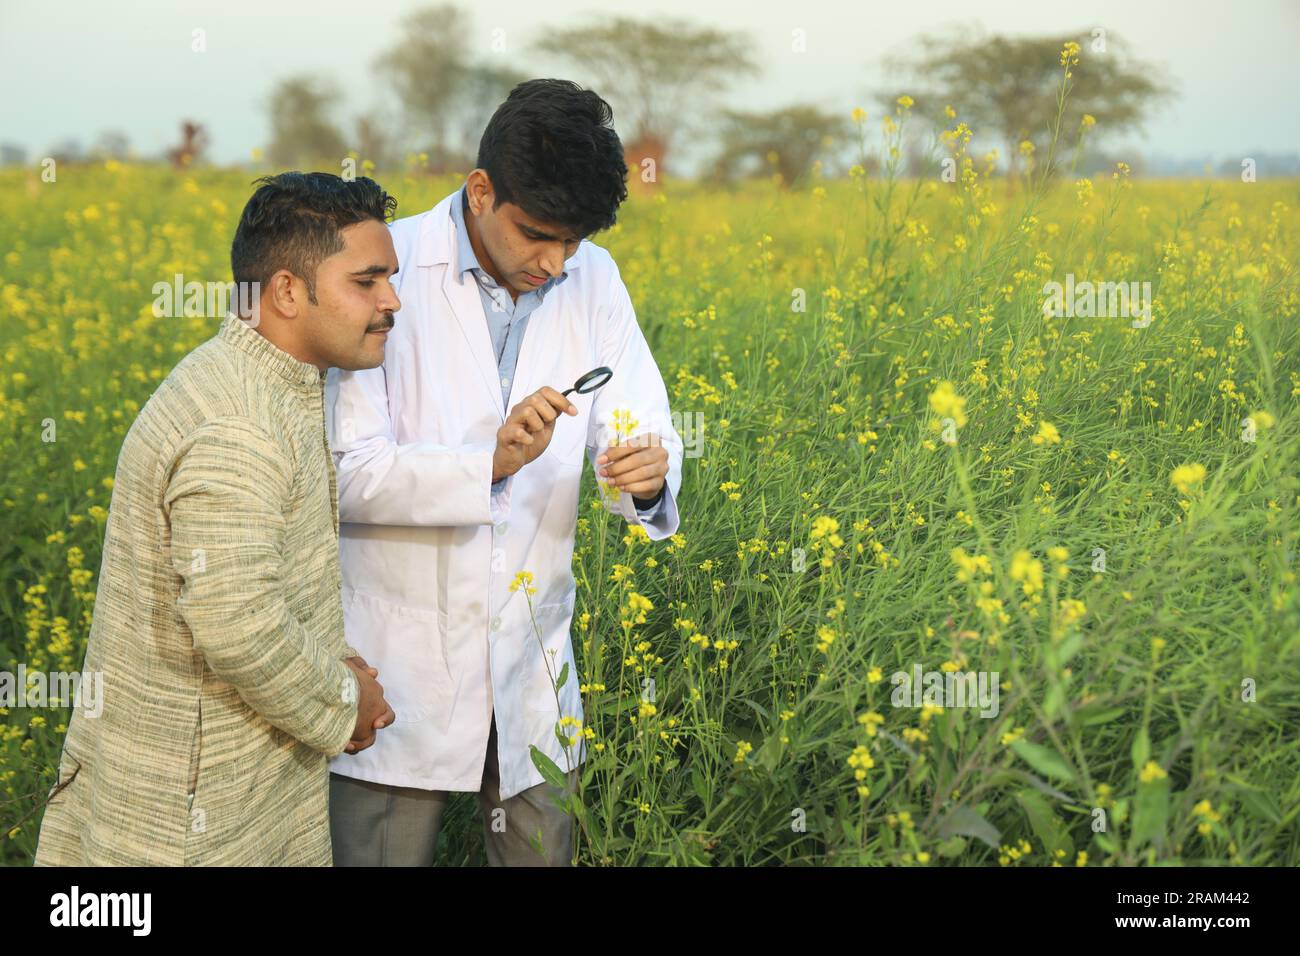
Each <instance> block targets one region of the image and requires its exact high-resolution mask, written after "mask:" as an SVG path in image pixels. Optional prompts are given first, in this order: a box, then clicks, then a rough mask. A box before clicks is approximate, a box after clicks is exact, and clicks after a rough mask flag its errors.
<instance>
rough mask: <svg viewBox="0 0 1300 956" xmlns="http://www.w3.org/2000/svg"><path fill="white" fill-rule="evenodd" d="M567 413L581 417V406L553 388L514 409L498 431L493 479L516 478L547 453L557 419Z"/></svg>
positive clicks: (541, 392) (493, 456) (531, 396)
mask: <svg viewBox="0 0 1300 956" xmlns="http://www.w3.org/2000/svg"><path fill="white" fill-rule="evenodd" d="M561 412H564V413H565V414H567V415H577V414H578V409H577V407H576V406H575V405H574V404H573V403H572V402H570V401H569V400H568V399H567V398H565V397H564V396H563V395H561V394H560V393H559V392H557V391H556V390H555V389H553V388H550V387H549V386H543V387H541V388H539V389H538V390H537V391H535V392H533V394H531V395H529V396H528V397H527V398H525V399H524V400H523V401H522V402H520V403H519V404H518V405H516V406H515V407H514V408H512V409H510V417H509V418H507V419H506V421H505V424H504V425H502V426H501V427H500V428H498V429H497V448H496V452H495V453H494V454H493V455H492V480H493V481H498V480H500V479H501V478H505V477H506V476H507V475H513V474H514V473H515V472H517V471H518V470H519V469H520V468H522V467H524V465H526V464H528V463H529V462H531V461H534V460H535V459H536V458H537V456H538V455H540V454H541V453H542V452H544V451H546V446H547V445H549V444H550V443H551V434H552V433H553V432H554V431H555V419H557V418H558V417H559V416H560V413H561Z"/></svg>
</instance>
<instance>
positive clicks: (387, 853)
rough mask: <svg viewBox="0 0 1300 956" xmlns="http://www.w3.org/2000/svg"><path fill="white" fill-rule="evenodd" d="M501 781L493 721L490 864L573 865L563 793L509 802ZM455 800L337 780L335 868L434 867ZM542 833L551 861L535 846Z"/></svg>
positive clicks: (487, 799)
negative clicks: (558, 802)
mask: <svg viewBox="0 0 1300 956" xmlns="http://www.w3.org/2000/svg"><path fill="white" fill-rule="evenodd" d="M380 733H383V731H380ZM577 776H578V771H577V770H572V771H570V772H569V775H568V777H569V785H570V786H573V787H576V786H577ZM500 782H501V781H500V776H499V770H498V765H497V723H496V715H495V714H493V716H492V730H491V732H490V733H489V734H488V744H487V759H486V760H485V761H484V765H483V783H482V785H481V787H480V788H479V794H478V799H479V807H480V809H481V810H482V812H483V841H484V844H485V847H486V850H487V859H488V865H489V866H568V865H569V861H570V857H571V856H572V855H573V832H572V827H571V821H570V818H569V815H568V814H567V813H564V812H562V811H561V810H560V808H559V807H557V806H555V804H554V803H552V802H551V799H550V796H549V795H550V794H552V793H554V794H556V795H557V796H558V795H560V794H562V792H563V791H561V790H559V789H558V788H556V787H552V786H551V785H549V784H546V783H540V784H538V785H537V786H535V787H530V788H528V789H527V790H524V791H523V792H522V793H517V794H515V795H514V796H513V797H511V798H510V799H509V800H504V801H503V800H502V799H501V793H500V790H499V787H500ZM447 800H448V792H447V791H446V790H421V789H420V788H418V787H391V786H387V785H386V784H382V783H372V782H370V781H369V780H354V779H353V778H351V777H344V776H342V775H340V774H336V773H332V774H330V842H331V843H332V844H333V847H334V865H335V866H432V865H433V860H434V856H435V854H436V851H437V849H438V833H439V831H441V829H442V817H443V813H444V812H445V810H446V809H447ZM538 830H540V831H541V834H542V846H543V848H544V849H545V851H546V858H545V859H543V857H542V856H541V855H540V854H538V852H537V851H536V850H535V849H533V847H532V844H531V840H532V839H533V837H535V836H536V834H537V832H538Z"/></svg>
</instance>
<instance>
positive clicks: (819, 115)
mask: <svg viewBox="0 0 1300 956" xmlns="http://www.w3.org/2000/svg"><path fill="white" fill-rule="evenodd" d="M723 118H724V123H725V126H724V128H723V130H722V149H721V151H720V153H719V155H718V158H717V160H716V161H715V163H714V166H713V175H714V176H715V177H716V178H718V179H721V180H723V181H729V180H731V179H734V178H735V176H736V174H737V171H738V169H739V168H740V167H741V166H742V165H744V164H745V163H746V161H747V160H748V161H749V167H750V169H749V171H750V172H755V173H757V172H762V171H767V170H770V171H772V172H775V173H777V174H778V175H780V177H781V184H782V186H784V187H786V188H789V187H790V186H791V185H793V184H794V183H795V181H796V180H798V179H799V177H801V176H803V175H805V174H807V172H808V171H809V169H810V167H811V166H812V164H813V160H815V159H816V158H817V157H818V156H819V155H822V154H824V153H825V152H827V151H828V150H830V149H832V148H833V147H834V146H836V145H837V144H838V143H839V141H840V139H841V137H843V136H844V135H845V133H846V131H847V129H848V124H847V123H846V122H845V121H844V120H843V119H842V118H841V117H839V116H838V115H837V114H834V113H825V112H823V111H822V110H820V109H818V108H817V107H815V106H790V107H786V108H785V109H782V110H777V111H775V112H770V113H745V112H740V111H737V110H726V111H724V112H723ZM755 167H756V168H755Z"/></svg>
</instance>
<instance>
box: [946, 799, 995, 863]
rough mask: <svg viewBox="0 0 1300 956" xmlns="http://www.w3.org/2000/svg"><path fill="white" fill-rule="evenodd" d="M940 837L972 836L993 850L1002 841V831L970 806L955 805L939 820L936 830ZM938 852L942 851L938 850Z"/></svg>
mask: <svg viewBox="0 0 1300 956" xmlns="http://www.w3.org/2000/svg"><path fill="white" fill-rule="evenodd" d="M937 832H938V834H939V836H940V837H950V836H955V835H962V836H969V837H974V838H975V839H977V840H979V841H980V842H981V843H986V844H988V846H990V847H992V848H993V849H994V850H996V849H997V848H998V844H999V843H1000V842H1001V841H1002V833H1001V831H1000V830H998V828H997V827H995V826H994V825H993V824H991V823H989V821H988V820H986V819H984V817H983V816H982V815H980V814H979V813H977V812H976V811H974V810H972V809H971V808H970V807H957V808H956V809H955V810H953V811H952V812H951V813H949V814H948V815H947V816H945V817H944V818H943V819H942V820H940V821H939V827H938V830H937ZM939 852H940V853H942V852H943V851H942V850H940V851H939Z"/></svg>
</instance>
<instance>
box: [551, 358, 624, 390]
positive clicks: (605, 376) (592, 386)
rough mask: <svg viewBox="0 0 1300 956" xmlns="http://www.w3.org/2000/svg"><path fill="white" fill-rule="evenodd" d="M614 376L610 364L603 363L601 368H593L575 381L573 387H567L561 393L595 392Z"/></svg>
mask: <svg viewBox="0 0 1300 956" xmlns="http://www.w3.org/2000/svg"><path fill="white" fill-rule="evenodd" d="M613 377H614V370H613V369H612V368H609V367H608V366H605V365H602V366H601V367H600V368H593V369H592V370H591V371H590V372H588V373H587V374H586V375H583V376H582V377H581V378H579V379H578V380H577V381H576V382H574V383H573V388H566V389H565V390H564V391H562V392H561V393H560V394H561V395H568V394H569V393H570V392H577V393H578V394H579V395H585V394H587V392H594V391H595V390H596V389H598V388H600V387H601V386H602V385H604V384H605V383H606V382H608V381H609V380H610V379H611V378H613Z"/></svg>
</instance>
